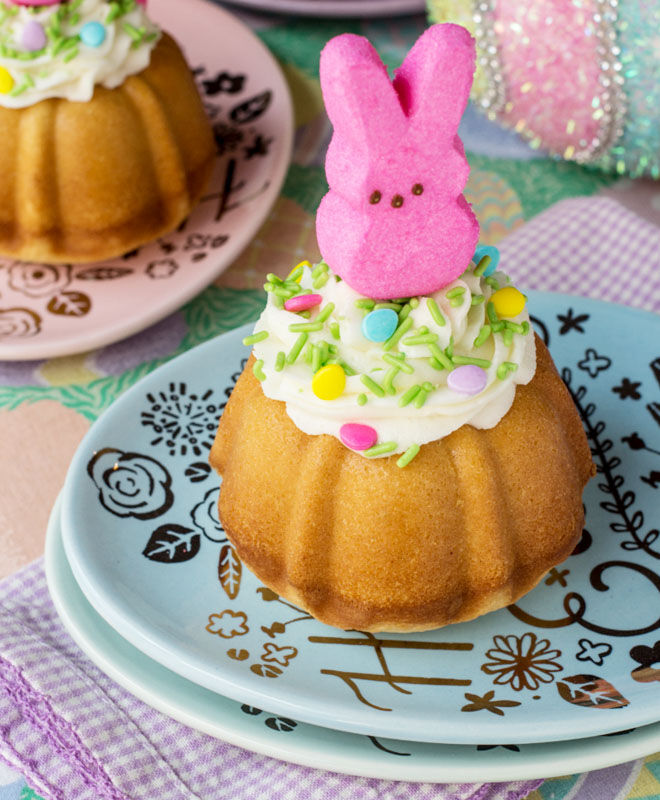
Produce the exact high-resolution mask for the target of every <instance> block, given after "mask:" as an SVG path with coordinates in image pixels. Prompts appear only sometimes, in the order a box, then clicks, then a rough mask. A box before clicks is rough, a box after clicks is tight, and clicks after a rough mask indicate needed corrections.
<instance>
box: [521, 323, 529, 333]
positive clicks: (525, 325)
mask: <svg viewBox="0 0 660 800" xmlns="http://www.w3.org/2000/svg"><path fill="white" fill-rule="evenodd" d="M528 333H529V322H527V320H525V321H524V322H523V323H522V335H523V336H527V334H528Z"/></svg>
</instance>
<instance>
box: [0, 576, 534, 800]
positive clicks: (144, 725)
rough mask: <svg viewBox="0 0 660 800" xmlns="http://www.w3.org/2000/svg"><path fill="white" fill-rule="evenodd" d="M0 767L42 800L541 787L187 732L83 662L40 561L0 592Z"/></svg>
mask: <svg viewBox="0 0 660 800" xmlns="http://www.w3.org/2000/svg"><path fill="white" fill-rule="evenodd" d="M0 758H2V759H3V760H4V761H5V762H6V763H7V764H8V765H9V766H11V767H13V768H15V769H17V770H19V771H20V772H22V774H24V775H25V776H26V778H27V780H28V782H29V783H30V785H31V786H32V787H33V788H34V789H36V791H38V792H39V793H40V794H41V795H43V797H44V798H48V800H51V799H52V800H74V799H75V800H143V799H144V800H147V799H148V800H156V798H157V799H158V800H193V798H195V799H196V800H262V798H263V800H270V798H278V800H519V798H522V797H524V796H525V795H527V794H528V793H529V792H531V791H532V790H533V789H534V788H535V787H536V786H538V784H539V783H541V781H522V782H516V783H503V784H492V785H490V784H452V785H440V784H428V783H425V784H422V783H419V784H414V783H403V782H397V781H383V780H376V779H368V778H358V777H352V776H345V775H337V774H334V773H331V772H324V771H323V770H318V769H309V768H306V767H300V766H296V765H294V764H287V763H284V762H282V761H276V760H274V759H272V758H268V757H266V756H261V755H256V754H254V753H250V752H247V751H245V750H242V749H240V748H238V747H234V746H232V745H229V744H226V743H224V742H221V741H218V740H217V739H213V738H211V737H210V736H206V735H204V734H202V733H197V732H196V731H193V730H191V729H190V728H186V727H185V726H183V725H181V724H180V723H178V722H175V721H174V720H171V719H169V718H168V717H165V716H163V715H162V714H160V713H159V712H157V711H154V710H153V709H152V708H150V707H149V706H147V705H145V704H144V703H142V702H140V701H139V700H136V699H135V698H134V697H133V696H132V695H130V694H128V693H127V692H125V691H124V690H123V689H121V688H120V687H119V686H117V685H116V684H114V683H113V682H112V681H111V680H110V679H109V678H108V677H106V676H105V675H104V674H103V673H102V672H101V671H100V670H98V669H97V668H96V667H95V666H94V665H93V664H92V663H91V662H90V661H88V660H87V659H86V658H85V657H84V656H83V655H82V654H81V652H80V651H79V650H78V648H77V647H76V645H75V644H74V642H73V640H72V639H71V638H70V637H69V636H68V634H67V633H66V632H65V631H64V629H63V628H62V625H61V624H60V622H59V620H58V618H57V614H56V612H55V609H54V608H53V605H52V603H51V600H50V597H49V594H48V590H47V587H46V580H45V577H44V572H43V566H42V563H41V561H38V562H35V563H34V564H32V565H30V566H28V567H26V568H25V569H23V570H22V571H20V572H18V573H16V574H15V575H14V576H12V577H11V578H9V579H7V580H6V581H4V582H3V583H2V584H0Z"/></svg>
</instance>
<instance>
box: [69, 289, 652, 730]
mask: <svg viewBox="0 0 660 800" xmlns="http://www.w3.org/2000/svg"><path fill="white" fill-rule="evenodd" d="M530 308H531V309H532V310H533V313H534V314H535V316H536V317H537V318H538V322H537V329H538V330H539V331H540V332H541V333H542V334H543V335H544V336H545V338H546V339H548V340H549V344H550V349H551V351H552V353H553V356H554V358H555V361H556V363H557V365H558V367H559V369H560V371H561V373H562V375H563V377H564V380H565V381H566V382H567V384H568V386H569V389H570V391H571V393H572V394H573V397H574V399H575V401H576V403H577V404H578V407H579V409H580V411H581V413H582V415H583V418H584V420H585V424H586V426H587V430H588V434H589V437H590V440H591V444H592V447H593V449H594V458H595V461H596V463H597V464H598V466H599V469H600V471H601V472H600V474H599V476H598V477H597V478H596V479H595V480H593V481H592V482H591V483H590V484H589V486H588V488H587V491H586V493H585V505H586V512H587V516H586V520H587V521H586V531H585V534H584V536H583V539H582V541H581V543H580V545H579V546H578V548H577V553H576V554H575V555H573V556H571V557H570V558H569V559H568V560H567V561H566V562H565V563H564V564H563V565H561V566H560V567H558V568H556V569H554V570H552V571H551V572H550V573H549V575H548V577H547V579H546V580H544V581H542V583H541V584H540V586H538V587H537V588H536V589H535V590H534V591H533V592H532V593H530V594H529V595H527V596H526V597H525V598H523V599H522V600H521V601H520V602H519V603H518V604H517V605H516V606H515V607H511V608H509V609H504V610H501V611H498V612H495V613H492V614H488V615H486V616H485V617H482V618H480V619H478V620H475V621H473V622H470V623H465V624H461V625H455V626H450V627H447V628H443V629H440V630H437V631H432V632H429V633H425V634H410V635H381V636H379V637H378V638H376V637H374V636H372V635H367V634H362V633H359V632H349V633H343V632H341V631H338V630H336V629H333V628H330V627H327V626H325V625H322V624H320V623H318V622H316V621H314V620H312V619H310V618H308V617H307V615H305V614H303V613H301V612H300V611H299V610H298V609H296V608H294V607H292V606H291V605H290V604H288V603H286V602H284V601H283V600H280V599H279V598H277V596H275V595H274V594H273V593H272V592H270V591H268V590H265V589H263V587H260V586H259V583H258V582H257V581H256V579H255V578H254V577H253V576H252V575H251V574H250V573H249V572H248V571H247V570H242V571H241V569H240V566H239V565H238V564H237V563H236V562H235V561H234V559H233V552H232V550H231V547H230V546H229V545H228V544H227V542H226V541H225V535H224V531H223V530H222V528H221V527H220V525H219V523H218V520H217V516H216V500H217V493H218V480H217V478H216V476H215V475H213V474H212V473H211V472H210V471H209V468H208V466H207V463H206V459H207V452H208V448H209V446H210V444H211V442H212V439H213V435H214V433H215V428H216V422H217V417H218V415H219V413H220V412H221V410H222V408H223V406H224V403H225V402H226V399H227V397H228V396H229V394H230V393H231V388H232V386H233V384H234V382H235V380H236V378H237V376H238V374H239V373H240V370H241V362H242V360H243V359H244V358H245V357H246V356H247V354H248V351H247V348H245V347H243V346H242V344H241V339H242V338H243V336H244V335H245V329H243V330H238V331H234V332H232V333H230V334H226V335H224V336H221V337H218V338H217V339H215V340H214V341H212V342H209V343H207V344H206V345H203V346H201V347H199V348H196V349H195V350H193V351H191V352H189V353H187V354H185V355H183V356H181V357H179V358H178V359H176V360H174V361H171V362H170V363H168V364H167V365H165V366H164V367H162V368H161V369H160V370H158V371H156V372H154V373H153V374H151V375H150V376H149V377H147V378H146V379H144V380H143V381H142V382H141V383H140V384H139V385H137V386H135V387H134V388H133V389H132V390H131V391H129V392H128V393H127V394H126V395H125V396H124V397H122V398H120V400H118V401H117V402H116V403H115V404H114V405H113V406H112V407H111V408H110V409H109V410H108V412H107V413H106V414H104V415H103V417H102V418H101V419H100V420H99V421H98V422H97V423H96V424H95V425H94V426H93V428H92V429H91V430H90V432H89V434H88V435H87V436H86V437H85V439H84V441H83V442H82V444H81V446H80V448H79V450H78V452H77V454H76V456H75V458H74V460H73V462H72V465H71V468H70V471H69V475H68V477H67V481H66V485H65V488H64V492H63V507H62V528H63V539H64V546H65V549H66V553H67V556H68V559H69V562H70V564H71V567H72V569H73V572H74V574H75V576H76V580H77V581H78V583H79V585H80V587H81V588H82V590H83V592H84V593H85V595H86V596H87V598H88V600H89V601H90V603H91V604H92V606H94V608H95V609H96V611H97V612H98V613H99V614H100V615H101V616H102V617H103V618H104V619H105V620H106V621H107V622H108V623H109V624H110V625H112V626H113V627H114V628H115V629H116V630H117V631H118V632H119V633H120V634H121V635H122V636H123V637H124V638H125V639H127V640H128V641H129V642H131V643H132V644H133V645H134V646H135V647H137V648H138V649H140V650H142V651H143V652H144V653H146V654H147V655H148V656H150V657H151V658H152V659H154V660H155V661H157V662H159V663H160V664H162V665H164V666H165V667H167V668H169V669H171V670H173V671H174V672H176V673H178V674H179V675H181V676H183V677H185V678H187V679H188V680H190V681H193V682H194V683H197V684H199V685H200V686H203V687H205V688H208V689H211V690H213V691H215V692H218V693H219V694H222V695H225V696H227V697H230V698H233V699H235V700H239V701H241V702H243V703H247V704H249V705H253V706H258V707H260V708H265V709H268V710H269V711H271V712H274V713H278V714H281V715H283V716H286V717H291V718H293V719H297V720H300V721H303V722H309V723H313V724H317V725H322V726H327V727H330V728H334V729H337V730H344V731H352V732H357V733H363V734H371V735H375V736H388V737H396V738H397V739H408V740H413V741H420V742H421V741H425V742H446V743H451V744H498V743H501V742H507V743H521V742H546V741H557V740H567V739H575V738H582V737H588V736H594V735H598V734H602V733H609V732H613V731H618V730H624V729H628V728H631V727H635V726H639V725H644V724H648V723H652V722H656V721H658V720H660V693H659V692H658V689H657V681H658V679H659V678H660V644H659V642H660V575H659V572H660V538H659V537H658V530H657V529H658V527H659V523H660V513H659V509H660V403H659V402H658V401H659V400H660V358H659V357H660V321H659V320H658V318H657V317H656V316H654V315H651V314H648V313H644V312H639V311H634V310H631V309H627V308H624V307H620V306H614V305H609V304H604V303H600V302H597V301H593V300H587V299H583V298H576V297H567V296H562V295H552V294H544V293H536V292H530Z"/></svg>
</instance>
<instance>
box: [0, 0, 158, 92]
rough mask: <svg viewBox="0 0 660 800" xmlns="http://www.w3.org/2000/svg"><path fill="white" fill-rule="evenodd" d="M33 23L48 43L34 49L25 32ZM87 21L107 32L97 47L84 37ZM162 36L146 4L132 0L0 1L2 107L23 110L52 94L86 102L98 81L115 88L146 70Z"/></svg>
mask: <svg viewBox="0 0 660 800" xmlns="http://www.w3.org/2000/svg"><path fill="white" fill-rule="evenodd" d="M58 14H59V15H60V16H57V15H58ZM34 23H38V24H39V25H41V26H42V28H43V30H44V33H45V35H46V44H45V46H44V47H43V48H41V49H40V50H36V51H35V50H33V51H30V49H29V48H28V46H27V45H26V44H25V40H24V36H25V33H24V32H25V29H26V26H28V25H31V26H32V27H34ZM89 23H98V24H100V25H102V26H103V29H104V31H105V39H104V40H103V42H102V43H101V44H100V45H98V46H96V47H94V46H92V45H90V44H86V43H85V41H84V39H83V40H82V41H81V31H82V29H83V26H85V25H86V24H89ZM159 38H160V31H159V29H158V27H157V26H156V25H154V23H153V22H151V21H150V20H149V18H148V17H147V14H146V12H145V7H144V5H140V4H137V3H135V2H131V0H121V1H120V2H114V3H113V2H110V1H109V0H71V2H69V3H60V4H57V5H52V6H37V7H28V6H14V5H9V4H8V3H6V2H0V73H2V74H1V75H0V105H2V106H5V107H6V108H24V107H26V106H31V105H34V104H35V103H38V102H39V101H40V100H45V99H47V98H51V97H60V98H64V99H67V100H73V101H77V102H87V101H89V100H90V99H91V98H92V95H93V94H94V88H95V86H96V85H98V84H100V85H102V86H105V87H106V88H108V89H114V88H116V87H117V86H120V85H121V84H122V83H123V82H124V80H125V79H126V78H127V77H128V76H129V75H134V74H136V73H138V72H141V71H142V70H143V69H145V68H146V67H147V66H148V65H149V61H150V59H151V52H152V50H153V48H154V46H155V45H156V43H157V41H158V39H159Z"/></svg>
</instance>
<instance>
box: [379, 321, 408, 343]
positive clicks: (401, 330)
mask: <svg viewBox="0 0 660 800" xmlns="http://www.w3.org/2000/svg"><path fill="white" fill-rule="evenodd" d="M412 324H413V321H412V319H411V318H410V317H406V318H405V319H404V320H403V322H401V323H400V324H399V327H398V328H397V329H396V330H395V331H394V333H393V334H392V335H391V336H390V338H389V339H388V340H387V341H386V342H384V343H383V350H391V349H392V348H393V347H394V345H395V344H396V343H397V342H398V341H399V339H400V338H401V337H402V336H403V335H404V334H406V333H408V331H409V330H410V329H411V328H412Z"/></svg>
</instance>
